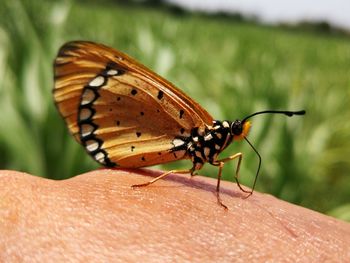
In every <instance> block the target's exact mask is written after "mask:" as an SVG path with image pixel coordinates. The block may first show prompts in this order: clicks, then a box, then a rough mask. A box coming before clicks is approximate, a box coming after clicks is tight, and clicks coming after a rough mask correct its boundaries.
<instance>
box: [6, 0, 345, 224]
mask: <svg viewBox="0 0 350 263" xmlns="http://www.w3.org/2000/svg"><path fill="white" fill-rule="evenodd" d="M3 2H4V7H2V8H1V9H0V80H1V81H0V152H1V158H0V168H2V169H16V170H21V171H26V172H29V173H32V174H36V175H38V176H44V177H49V178H55V179H64V178H68V177H71V176H73V175H76V174H79V173H82V172H85V171H88V170H90V169H94V168H96V167H97V165H96V164H95V163H94V162H93V161H92V160H90V158H89V157H88V156H87V155H86V154H85V153H84V150H83V149H82V148H81V147H80V146H79V145H78V144H77V143H76V142H75V141H74V140H73V138H71V137H70V136H69V135H68V132H67V130H66V128H65V127H64V124H63V121H62V120H61V119H60V117H59V115H58V113H57V111H56V109H55V107H54V104H53V100H52V96H51V90H52V87H53V80H52V61H53V59H54V57H55V54H56V52H57V50H58V48H59V47H60V46H61V45H62V44H63V43H64V42H66V41H69V40H77V39H81V40H91V41H97V42H101V43H104V44H106V45H110V46H113V47H115V48H117V49H120V50H122V51H124V52H126V53H128V54H129V55H131V56H132V57H134V58H136V59H137V60H139V61H141V62H142V63H144V64H145V65H147V66H149V67H150V68H152V69H153V70H154V71H156V72H158V73H159V74H161V75H163V76H164V77H166V78H167V79H169V80H170V81H172V82H173V83H175V84H176V85H177V86H178V87H180V88H181V89H183V90H184V91H185V92H186V93H187V94H189V95H190V96H191V97H193V98H195V100H197V101H198V102H200V104H201V105H203V107H205V108H206V109H207V110H208V111H209V112H211V113H212V115H213V116H214V117H215V118H217V119H230V120H233V119H236V118H242V117H244V116H246V115H247V114H250V113H252V112H254V111H258V110H263V109H288V110H299V109H306V110H307V115H306V116H304V117H293V118H287V117H283V116H260V117H256V118H254V119H252V121H253V129H252V131H251V134H250V136H249V139H250V141H251V142H252V143H253V144H254V145H255V147H256V148H257V149H258V150H259V152H260V154H261V155H262V157H263V167H262V170H261V174H260V177H259V180H258V185H257V189H258V190H260V191H265V192H268V193H271V194H273V195H276V196H278V197H280V198H283V199H285V200H288V201H291V202H294V203H296V204H301V205H303V206H306V207H310V208H312V209H315V210H319V211H322V212H325V213H327V212H329V213H330V214H332V215H334V216H337V217H339V218H343V219H345V220H350V216H349V212H348V208H349V205H350V203H349V202H350V201H349V200H350V198H349V196H350V194H349V189H350V179H349V171H350V158H349V156H350V122H349V121H347V120H349V119H350V107H349V102H350V39H349V37H346V36H341V35H327V34H317V33H315V32H314V33H311V32H309V31H303V30H296V29H293V30H287V29H283V28H278V27H267V26H259V25H256V24H253V23H248V22H243V21H242V22H239V21H238V20H231V19H227V18H223V19H220V17H218V16H215V17H214V18H211V17H210V16H201V15H198V14H197V15H189V14H186V13H183V14H181V13H179V14H180V15H179V14H177V15H174V13H171V12H165V11H164V10H159V9H157V8H140V7H138V6H137V5H133V6H132V7H127V6H125V5H119V4H116V3H113V1H103V2H99V1H88V2H84V1H81V2H70V1H29V0H27V1H20V0H11V1H10V0H8V1H7V0H5V1H3ZM237 151H242V152H243V153H244V160H243V166H242V170H241V178H242V182H243V183H245V184H247V185H251V183H252V180H253V178H254V176H255V172H256V168H257V157H256V155H255V154H254V152H253V151H252V149H251V148H250V147H249V145H247V143H245V142H244V141H243V142H236V143H234V144H233V145H232V146H231V147H229V149H227V150H226V151H225V153H224V154H223V156H225V155H226V156H227V155H229V154H232V153H235V152H237ZM235 165H236V164H235V163H234V162H233V163H230V164H227V165H226V166H225V169H224V178H225V179H228V180H232V178H233V172H234V169H235ZM184 166H185V167H189V166H190V163H189V162H179V163H174V164H171V165H168V166H167V168H169V167H177V168H183V167H184ZM200 173H201V174H205V175H212V176H216V173H217V168H216V167H211V166H210V165H207V166H206V167H205V168H204V169H203V171H201V172H200Z"/></svg>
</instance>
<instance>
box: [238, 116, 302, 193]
mask: <svg viewBox="0 0 350 263" xmlns="http://www.w3.org/2000/svg"><path fill="white" fill-rule="evenodd" d="M265 113H272V114H284V115H287V116H288V117H292V116H293V115H304V114H305V113H306V111H305V110H300V111H279V110H265V111H258V112H255V113H253V114H251V115H249V116H247V117H245V118H244V119H243V120H242V123H244V122H246V121H247V120H248V119H249V118H251V117H253V116H256V115H259V114H265ZM244 139H245V140H246V141H247V143H248V144H249V145H250V147H252V149H253V150H254V152H255V153H256V154H257V156H258V159H259V164H258V169H257V170H256V175H255V179H254V183H253V187H252V190H251V191H250V192H249V194H248V195H247V196H246V198H247V197H249V196H250V195H252V194H253V192H254V189H255V185H256V182H257V180H258V176H259V172H260V167H261V155H260V154H259V152H258V150H257V149H256V148H255V147H254V146H253V144H251V142H250V141H249V140H248V139H247V137H244Z"/></svg>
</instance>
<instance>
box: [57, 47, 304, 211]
mask: <svg viewBox="0 0 350 263" xmlns="http://www.w3.org/2000/svg"><path fill="white" fill-rule="evenodd" d="M54 81H55V84H54V90H53V97H54V101H55V104H56V106H57V109H58V111H59V112H60V114H61V115H62V117H63V119H64V120H65V122H66V125H67V127H68V129H69V131H70V133H71V134H72V135H73V136H74V138H75V139H76V140H77V141H78V142H79V143H80V144H81V145H82V146H83V147H84V148H85V150H86V151H87V153H88V154H89V155H90V156H91V157H92V158H93V159H94V160H95V161H97V162H98V163H100V164H102V165H104V166H106V167H124V168H139V167H144V166H151V165H156V164H162V163H168V162H172V161H176V160H181V159H190V160H191V161H192V167H191V168H190V169H185V170H172V171H168V172H165V173H163V174H161V175H160V176H158V177H156V178H154V179H153V180H151V181H149V182H147V183H144V184H139V185H134V187H141V186H146V185H149V184H151V183H154V182H156V181H157V180H159V179H161V178H163V177H165V176H166V175H168V174H170V173H190V174H191V175H194V172H195V171H198V170H200V169H201V168H202V167H203V165H204V164H205V163H210V164H212V165H215V166H218V167H219V171H218V181H217V200H218V203H219V204H220V205H222V206H223V207H225V208H226V206H225V205H224V204H223V203H222V202H221V199H220V196H219V190H220V179H221V173H222V169H223V167H224V164H225V163H226V162H228V161H230V160H234V159H238V165H237V168H236V176H235V178H236V181H237V184H238V186H239V188H240V189H241V190H242V191H244V192H247V193H249V195H250V194H252V193H253V190H254V187H255V183H256V179H257V175H258V173H259V169H260V164H261V157H260V155H259V153H258V152H257V150H256V149H255V148H254V147H253V145H252V144H251V143H250V142H249V141H248V140H247V135H248V132H249V129H250V126H251V123H250V121H248V119H249V118H251V117H253V116H255V115H258V114H265V113H277V114H285V115H287V116H292V115H302V114H305V111H274V110H268V111H261V112H256V113H254V114H251V115H249V116H248V117H246V118H244V119H243V120H235V121H226V120H224V121H220V120H215V119H213V117H212V116H211V115H210V114H209V113H208V112H207V111H206V110H205V109H203V108H202V107H201V106H200V105H199V104H198V103H197V102H195V101H194V100H193V99H191V98H190V97H189V96H187V95H186V94H185V93H184V92H183V91H181V90H180V89H178V88H176V87H175V86H174V85H173V84H171V83H170V82H169V81H167V80H165V79H164V78H162V77H160V76H159V75H157V74H156V73H154V72H153V71H152V70H150V69H148V68H147V67H145V66H143V65H142V64H140V63H139V62H137V61H136V60H134V59H133V58H131V57H129V56H128V55H126V54H124V53H122V52H120V51H118V50H115V49H112V48H110V47H107V46H105V45H102V44H97V43H93V42H87V41H73V42H68V43H66V44H64V45H63V46H62V47H61V48H60V50H59V52H58V54H57V57H56V59H55V61H54ZM242 139H245V140H247V142H248V143H249V144H250V145H251V146H252V147H253V150H254V151H255V152H256V153H257V154H258V157H259V166H258V171H257V174H256V177H255V181H254V184H253V188H252V190H250V191H247V190H245V189H243V188H242V187H241V185H240V184H239V180H238V175H239V168H240V164H241V161H242V156H243V155H242V153H236V154H234V155H232V156H230V157H228V158H224V159H219V158H218V155H219V154H220V153H221V152H222V151H223V150H224V149H225V148H226V147H227V146H228V145H229V144H231V143H232V142H233V141H236V140H242Z"/></svg>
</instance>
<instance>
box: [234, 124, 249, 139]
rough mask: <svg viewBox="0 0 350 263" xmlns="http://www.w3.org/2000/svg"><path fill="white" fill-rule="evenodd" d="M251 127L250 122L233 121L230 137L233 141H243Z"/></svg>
mask: <svg viewBox="0 0 350 263" xmlns="http://www.w3.org/2000/svg"><path fill="white" fill-rule="evenodd" d="M250 127H251V122H250V121H244V122H243V121H241V120H235V121H234V122H232V123H231V127H230V129H231V135H232V136H233V139H234V140H243V139H244V138H245V137H247V135H248V133H249V130H250Z"/></svg>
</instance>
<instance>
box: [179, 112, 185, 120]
mask: <svg viewBox="0 0 350 263" xmlns="http://www.w3.org/2000/svg"><path fill="white" fill-rule="evenodd" d="M184 113H185V112H184V110H180V119H182V117H183V115H184Z"/></svg>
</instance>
